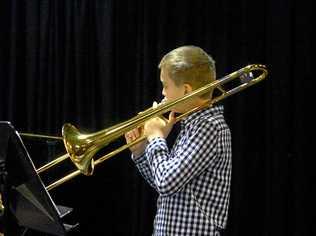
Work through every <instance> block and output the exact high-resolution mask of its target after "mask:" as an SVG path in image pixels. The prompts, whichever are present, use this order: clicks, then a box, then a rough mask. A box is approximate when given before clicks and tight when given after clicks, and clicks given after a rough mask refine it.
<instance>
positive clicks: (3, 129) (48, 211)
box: [0, 121, 78, 236]
mask: <svg viewBox="0 0 316 236" xmlns="http://www.w3.org/2000/svg"><path fill="white" fill-rule="evenodd" d="M0 187H1V188H2V189H0V190H1V192H2V195H3V196H2V198H3V202H4V206H5V211H4V216H3V217H4V224H5V225H4V230H5V233H6V231H7V232H8V233H7V234H5V235H10V236H19V233H18V231H17V230H16V226H20V227H25V228H26V229H32V230H35V231H38V232H43V233H46V234H51V235H57V236H64V235H67V233H68V232H71V231H73V230H74V229H76V228H78V227H77V226H78V224H75V225H70V224H64V223H63V222H62V218H63V217H64V216H66V215H67V214H69V213H70V212H71V211H72V209H71V208H68V207H62V206H57V205H55V203H54V201H53V200H52V198H51V196H50V194H49V193H48V191H47V190H46V188H45V186H44V184H43V182H42V180H41V179H40V177H39V176H38V174H37V172H36V169H35V167H34V164H33V162H32V160H31V158H30V156H29V153H28V151H27V150H26V148H25V146H24V144H23V142H22V139H21V138H20V136H19V134H18V132H17V131H16V130H15V129H14V127H13V126H12V125H11V123H10V122H5V121H0ZM6 227H7V229H6ZM10 227H11V228H10Z"/></svg>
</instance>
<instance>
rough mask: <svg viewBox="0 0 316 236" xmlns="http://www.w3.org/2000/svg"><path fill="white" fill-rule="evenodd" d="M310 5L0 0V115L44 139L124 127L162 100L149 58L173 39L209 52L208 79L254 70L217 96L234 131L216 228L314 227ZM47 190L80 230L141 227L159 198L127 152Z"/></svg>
mask: <svg viewBox="0 0 316 236" xmlns="http://www.w3.org/2000/svg"><path fill="white" fill-rule="evenodd" d="M313 12H314V11H313V7H312V5H311V3H309V1H304V0H301V1H297V0H291V1H290V0H288V1H286V0H267V1H250V0H237V1H228V0H218V1H207V0H198V1H178V0H177V1H145V0H137V1H135V0H133V1H132V0H124V1H123V0H116V1H115V0H93V1H89V0H86V1H84V0H69V1H64V0H25V1H21V0H10V1H8V0H7V1H1V3H0V13H1V14H0V17H1V19H0V22H1V23H0V24H1V38H0V40H1V41H0V50H1V51H0V60H1V61H0V62H1V64H0V70H1V71H0V81H1V83H0V101H1V105H0V120H7V121H11V122H12V124H13V125H14V126H15V128H16V129H17V130H18V131H20V132H31V133H38V134H50V135H61V127H62V125H63V124H64V123H66V122H70V123H72V124H74V125H76V126H77V127H79V129H80V130H82V131H84V132H89V133H90V132H95V131H99V130H101V129H104V128H106V127H109V126H111V125H113V124H117V123H118V122H121V121H125V120H126V119H128V118H131V117H133V116H134V115H136V114H137V113H138V112H140V111H142V110H144V109H146V108H148V107H149V106H151V104H152V101H154V100H159V99H161V86H160V81H159V71H158V68H157V64H158V63H159V60H160V58H161V57H162V56H163V55H164V54H165V53H167V52H168V51H170V50H171V49H174V48H176V47H178V46H182V45H187V44H193V45H197V46H200V47H202V48H203V49H205V50H206V51H207V52H208V53H210V54H211V55H212V56H213V57H214V58H215V60H216V63H217V72H218V77H222V76H224V75H226V74H228V73H230V72H233V71H235V70H237V69H239V68H241V67H243V66H246V65H247V64H255V63H261V64H265V65H266V66H267V67H268V70H269V76H268V78H267V79H266V80H264V81H262V82H260V83H259V84H257V85H255V86H253V87H251V88H249V89H247V90H245V91H243V92H241V93H239V94H237V95H234V96H233V97H230V98H227V99H226V100H225V112H226V118H227V122H228V123H229V125H230V127H231V129H232V135H233V174H232V188H231V190H232V195H231V205H230V210H229V224H228V229H227V234H226V235H229V236H233V235H234V236H237V235H238V236H239V235H256V236H257V235H258V236H268V235H269V236H277V235H278V236H280V235H282V236H291V235H295V236H303V235H306V236H310V235H316V232H315V230H314V228H315V224H314V219H315V211H314V208H313V205H314V199H315V198H314V196H312V193H313V187H314V186H315V184H314V180H315V173H314V169H315V168H314V158H315V157H314V154H313V143H314V142H312V137H313V136H314V135H313V131H312V129H313V128H312V127H313V125H314V119H313V118H312V116H311V114H310V113H312V110H313V109H314V106H313V105H312V102H311V101H312V99H313V91H314V90H313V86H312V51H313V50H312V43H313V42H314V41H313V39H312V30H313V29H314V28H313V26H312V23H311V22H312V21H313V20H312V13H313ZM0 135H1V134H0ZM123 143H124V140H123V139H120V140H117V141H115V142H114V144H112V146H120V145H121V144H123ZM32 159H34V162H36V161H43V159H45V160H46V159H48V157H46V156H40V155H35V154H34V155H33V156H32ZM57 172H58V171H57ZM60 172H61V171H60ZM51 195H52V197H53V198H54V200H55V202H56V203H58V204H62V205H66V206H71V207H73V208H74V209H75V210H74V216H75V218H76V220H78V221H79V222H80V224H81V227H80V234H78V235H132V236H140V235H145V236H147V235H150V233H151V231H152V222H153V217H154V214H155V199H156V197H157V196H156V193H155V192H153V190H152V189H151V188H150V187H148V186H147V184H146V183H145V182H144V181H143V179H142V178H141V177H140V175H139V174H138V172H137V170H136V168H134V164H133V163H132V161H131V160H130V157H129V152H128V151H125V152H122V153H121V154H120V155H118V156H116V157H113V158H112V159H111V160H109V161H107V162H104V163H103V164H102V165H100V166H98V167H96V171H95V174H94V175H93V176H91V177H85V176H81V177H77V178H76V179H73V180H71V181H69V182H68V183H65V184H64V185H62V186H60V187H58V188H57V189H56V190H52V191H51ZM30 235H32V234H30Z"/></svg>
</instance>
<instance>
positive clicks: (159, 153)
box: [146, 120, 219, 195]
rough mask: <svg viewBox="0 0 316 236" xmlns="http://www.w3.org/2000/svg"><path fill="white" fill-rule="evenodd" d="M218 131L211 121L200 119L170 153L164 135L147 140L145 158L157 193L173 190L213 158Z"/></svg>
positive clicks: (198, 172)
mask: <svg viewBox="0 0 316 236" xmlns="http://www.w3.org/2000/svg"><path fill="white" fill-rule="evenodd" d="M218 133H219V132H218V129H217V128H216V125H215V124H214V123H213V122H211V121H209V120H202V121H201V122H199V123H198V124H196V127H195V129H194V131H193V132H192V133H191V134H190V135H189V136H188V138H187V139H186V141H185V142H184V143H182V145H181V146H180V147H177V150H176V151H175V152H173V155H172V156H171V155H170V152H169V150H168V147H167V143H166V140H165V139H163V138H155V139H153V140H152V141H151V142H150V143H149V145H148V146H147V148H146V158H147V161H148V164H149V166H150V168H151V172H152V175H153V179H154V183H155V186H156V189H157V191H158V192H159V193H160V194H161V195H171V194H174V193H176V192H177V191H179V190H180V189H181V188H182V187H183V186H184V185H185V184H186V183H188V182H189V181H190V180H192V179H193V178H194V177H195V176H197V175H199V174H200V173H202V172H203V171H204V170H205V169H207V168H208V167H209V166H210V165H212V163H214V162H215V159H216V158H215V157H216V154H217V142H218Z"/></svg>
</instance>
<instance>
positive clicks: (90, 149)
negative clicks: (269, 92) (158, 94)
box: [21, 64, 268, 190]
mask: <svg viewBox="0 0 316 236" xmlns="http://www.w3.org/2000/svg"><path fill="white" fill-rule="evenodd" d="M267 75H268V71H267V68H266V66H265V65H261V64H251V65H248V66H245V67H243V68H241V69H239V70H237V71H235V72H233V73H230V74H228V75H226V76H224V77H222V78H220V79H218V80H215V81H214V82H212V83H209V84H207V85H205V86H203V87H201V88H199V89H196V90H194V91H192V92H191V93H189V94H186V95H185V96H183V97H180V98H178V99H176V100H173V101H169V102H163V103H160V104H159V105H158V106H157V107H155V108H153V107H151V108H148V109H147V110H145V111H143V112H140V113H139V114H138V115H136V116H135V117H133V118H131V119H129V120H127V121H125V122H122V123H119V124H117V125H114V126H112V127H109V128H106V129H103V130H101V131H98V132H95V133H91V134H83V133H80V131H79V130H78V129H77V128H76V127H75V126H73V125H72V124H69V123H66V124H64V126H63V128H62V137H55V136H44V135H33V134H28V133H21V135H25V136H33V137H44V138H45V137H46V138H52V139H59V140H63V142H64V146H65V148H66V151H67V153H66V154H65V155H62V156H60V157H58V158H56V159H55V160H53V161H51V162H49V163H47V164H46V165H44V166H42V167H40V168H39V169H37V170H36V171H37V173H42V172H43V171H46V170H48V169H50V168H51V167H53V166H55V165H57V164H58V163H60V162H62V161H64V160H66V159H68V158H70V159H71V161H72V162H73V163H74V164H75V166H76V167H77V170H75V171H73V172H72V173H70V174H68V175H66V176H64V177H63V178H61V179H59V180H57V181H55V182H53V183H52V184H50V185H49V186H47V187H46V189H47V190H51V189H54V188H55V187H57V186H59V185H61V184H63V183H65V182H67V181H68V180H70V179H73V178H74V177H76V176H78V175H80V174H84V175H87V176H90V175H92V174H93V172H94V167H95V166H97V165H99V164H100V163H102V162H104V161H105V160H107V159H109V158H111V157H112V156H115V155H117V154H118V153H120V152H122V151H124V150H125V149H127V148H129V147H131V146H133V145H135V144H136V143H138V142H140V141H142V140H144V139H146V137H145V136H141V137H140V138H138V139H136V140H134V141H133V142H131V143H129V144H125V145H123V146H121V147H119V148H117V149H116V150H114V151H112V152H110V153H108V154H106V155H104V156H102V157H100V158H99V159H96V160H94V156H95V155H96V153H97V152H98V151H100V150H101V149H102V148H103V147H105V146H107V145H108V144H109V143H111V142H113V141H114V140H116V139H117V138H119V137H121V136H123V135H124V134H125V133H126V132H128V131H130V130H132V129H134V128H137V127H141V126H142V125H143V124H144V123H145V122H146V121H147V120H149V119H151V118H153V117H157V116H162V115H163V114H164V113H167V112H169V111H171V109H172V108H174V107H175V106H176V105H178V104H180V103H184V102H186V101H188V100H189V99H190V98H193V97H195V96H200V95H203V94H206V93H210V94H212V96H211V97H210V98H209V100H208V101H207V103H206V104H205V105H203V107H195V108H193V109H192V110H190V111H188V112H186V113H184V114H182V115H180V116H178V117H177V118H176V122H177V121H179V120H181V119H183V118H184V117H186V116H187V115H189V114H191V113H193V112H195V111H197V110H199V109H202V108H204V107H206V106H212V105H213V104H215V103H217V102H219V101H221V100H223V99H224V98H226V97H228V96H231V95H233V94H235V93H237V92H240V91H242V90H244V89H246V88H248V87H250V86H252V85H254V84H256V83H258V82H260V81H262V80H263V79H265V78H266V77H267ZM236 79H237V81H236ZM233 81H235V82H238V85H233V86H231V87H232V88H229V89H225V87H227V86H228V83H229V82H233ZM213 90H218V91H219V93H218V94H219V95H214V94H213V93H211V91H213Z"/></svg>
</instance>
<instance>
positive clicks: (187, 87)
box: [183, 84, 193, 94]
mask: <svg viewBox="0 0 316 236" xmlns="http://www.w3.org/2000/svg"><path fill="white" fill-rule="evenodd" d="M183 86H184V94H188V93H190V92H192V90H193V88H192V86H191V84H183Z"/></svg>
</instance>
